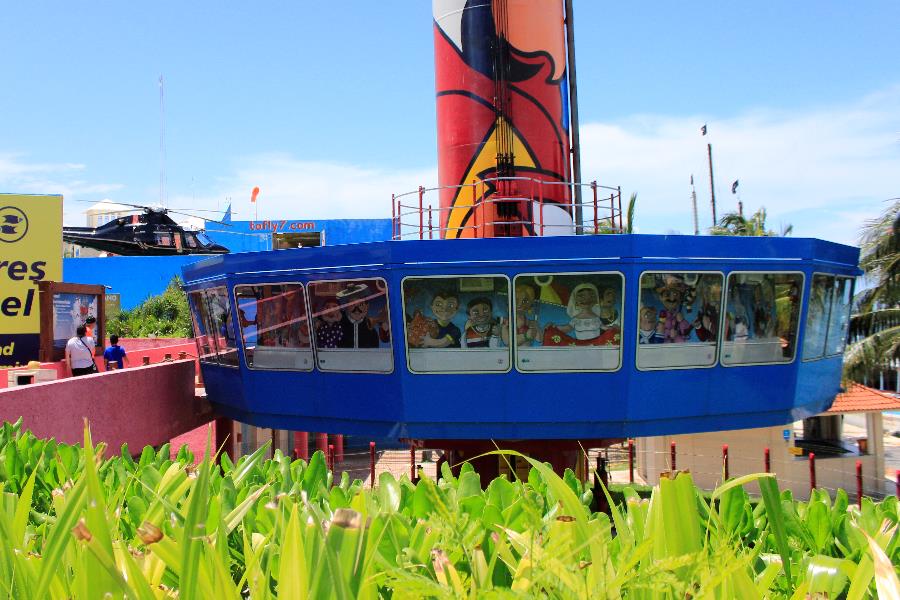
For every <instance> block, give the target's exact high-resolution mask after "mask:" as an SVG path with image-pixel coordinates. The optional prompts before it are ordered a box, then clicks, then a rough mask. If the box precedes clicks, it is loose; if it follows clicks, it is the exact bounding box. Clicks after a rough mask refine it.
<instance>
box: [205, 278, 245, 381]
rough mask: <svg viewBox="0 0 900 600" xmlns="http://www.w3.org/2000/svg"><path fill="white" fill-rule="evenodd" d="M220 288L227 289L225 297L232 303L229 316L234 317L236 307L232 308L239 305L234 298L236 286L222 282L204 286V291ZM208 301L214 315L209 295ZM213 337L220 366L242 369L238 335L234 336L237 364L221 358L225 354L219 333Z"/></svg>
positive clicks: (232, 323)
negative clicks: (221, 348) (221, 346)
mask: <svg viewBox="0 0 900 600" xmlns="http://www.w3.org/2000/svg"><path fill="white" fill-rule="evenodd" d="M220 289H221V290H225V299H226V300H227V301H228V302H229V304H230V306H229V311H228V312H229V315H228V318H229V319H234V309H233V308H231V307H233V306H237V305H236V304H235V303H234V298H233V292H234V286H231V287H229V286H228V284H227V283H225V282H222V285H215V286H211V287H208V288H203V291H204V292H206V294H209V292H210V291H212V290H220ZM206 301H207V310H208V311H209V314H210V316H212V310H211V305H209V298H208V297H207V300H206ZM231 327H232V329H234V321H233V320H232V322H231ZM213 339H214V340H215V344H216V360H217V361H218V362H219V366H220V367H228V368H229V369H240V368H241V347H240V346H239V345H238V340H237V336H235V338H234V350H235V353H236V355H237V357H238V359H237V364H233V365H232V364H228V363H226V362H223V361H221V360H219V359H220V357H221V356H222V354H224V353H223V352H222V351H221V350H220V349H219V336H218V334H216V335H215V336H214V337H213ZM226 348H227V346H226Z"/></svg>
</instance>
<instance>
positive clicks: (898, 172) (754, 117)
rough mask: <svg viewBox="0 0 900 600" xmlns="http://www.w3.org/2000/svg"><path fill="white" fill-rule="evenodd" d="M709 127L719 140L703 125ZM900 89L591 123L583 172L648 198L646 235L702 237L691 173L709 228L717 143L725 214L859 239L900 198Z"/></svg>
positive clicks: (585, 132)
mask: <svg viewBox="0 0 900 600" xmlns="http://www.w3.org/2000/svg"><path fill="white" fill-rule="evenodd" d="M704 123H707V124H708V126H709V135H708V136H707V137H702V136H701V134H700V126H701V125H703V124H704ZM898 132H900V86H897V87H894V88H891V89H889V90H886V91H883V92H879V93H877V94H872V95H870V96H867V97H865V98H862V99H860V100H859V101H858V102H856V103H854V104H852V105H850V106H832V107H823V108H814V109H811V110H806V111H803V112H802V113H792V112H786V111H776V110H762V109H761V110H756V111H753V112H750V113H747V114H742V115H736V116H733V117H729V118H716V119H713V118H709V117H704V116H702V115H698V116H692V117H666V116H660V115H639V116H633V117H631V118H629V119H626V120H624V121H620V122H617V123H588V124H586V125H583V126H582V130H581V138H582V146H583V152H582V156H583V158H582V173H583V175H584V179H585V180H589V179H592V178H594V177H596V178H598V180H599V181H600V182H602V183H606V184H611V185H621V186H622V190H623V195H627V194H628V193H630V192H632V191H636V192H638V205H637V215H636V224H637V227H638V230H639V231H641V232H645V233H661V232H665V231H667V230H677V231H681V232H682V233H691V232H692V231H693V225H692V219H691V199H690V198H691V197H690V193H691V188H690V176H691V174H693V176H694V181H695V184H696V189H697V200H698V205H699V206H698V211H699V214H700V226H701V229H703V228H705V227H708V226H709V224H710V222H711V216H710V213H711V211H710V190H709V165H708V162H707V149H706V144H707V142H710V143H712V145H713V161H714V163H713V167H714V174H715V180H716V201H717V208H718V211H717V212H718V215H719V216H721V215H722V214H723V213H724V212H728V211H734V210H736V206H737V200H738V197H737V196H735V195H732V193H731V183H732V182H733V181H734V180H740V184H739V186H738V189H739V191H740V199H741V200H742V201H743V203H744V208H745V210H746V211H751V212H752V211H754V210H756V209H757V208H758V207H760V206H765V207H766V209H767V213H768V217H769V218H768V221H769V223H770V225H771V226H772V228H773V229H777V228H778V226H779V225H780V224H785V225H786V224H788V223H791V224H793V225H794V235H795V236H811V237H820V238H824V239H829V240H833V241H838V242H843V243H850V244H853V243H855V242H856V239H857V234H858V228H859V226H860V225H861V224H862V223H863V222H864V221H865V220H866V219H868V218H871V217H873V216H874V215H875V214H877V213H878V212H879V211H881V210H882V208H883V205H882V201H883V200H885V199H887V198H890V197H892V196H897V195H900V139H898V138H900V133H898Z"/></svg>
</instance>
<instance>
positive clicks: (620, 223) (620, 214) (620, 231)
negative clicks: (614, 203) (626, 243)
mask: <svg viewBox="0 0 900 600" xmlns="http://www.w3.org/2000/svg"><path fill="white" fill-rule="evenodd" d="M616 190H617V191H616V193H617V194H618V196H619V233H622V232H624V231H625V227H624V225H623V222H622V186H621V185H620V186H616Z"/></svg>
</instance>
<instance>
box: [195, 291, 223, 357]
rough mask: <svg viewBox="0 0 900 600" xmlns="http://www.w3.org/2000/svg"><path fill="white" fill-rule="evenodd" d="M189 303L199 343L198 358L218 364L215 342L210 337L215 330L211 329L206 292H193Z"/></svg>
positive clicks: (196, 338) (196, 339)
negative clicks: (210, 333)
mask: <svg viewBox="0 0 900 600" xmlns="http://www.w3.org/2000/svg"><path fill="white" fill-rule="evenodd" d="M188 301H189V303H190V306H191V322H192V324H193V327H194V340H195V341H196V342H197V356H199V357H200V362H208V363H213V364H216V363H218V360H216V347H215V341H214V340H213V339H212V338H211V337H210V335H209V332H210V331H212V330H213V328H212V327H211V323H212V321H211V320H210V316H209V306H208V304H207V303H206V292H205V291H204V290H198V291H196V292H191V293H189V294H188Z"/></svg>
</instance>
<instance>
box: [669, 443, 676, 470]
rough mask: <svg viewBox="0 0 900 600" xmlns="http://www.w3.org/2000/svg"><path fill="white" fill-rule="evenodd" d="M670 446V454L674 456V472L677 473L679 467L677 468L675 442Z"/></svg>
mask: <svg viewBox="0 0 900 600" xmlns="http://www.w3.org/2000/svg"><path fill="white" fill-rule="evenodd" d="M670 446H671V448H670V453H671V455H672V470H673V471H677V470H678V467H676V466H675V440H672V443H671V444H670Z"/></svg>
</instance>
